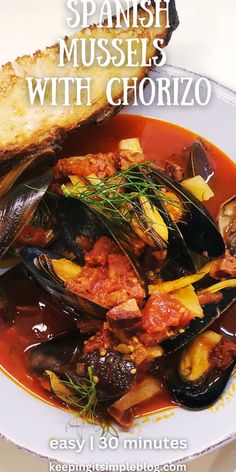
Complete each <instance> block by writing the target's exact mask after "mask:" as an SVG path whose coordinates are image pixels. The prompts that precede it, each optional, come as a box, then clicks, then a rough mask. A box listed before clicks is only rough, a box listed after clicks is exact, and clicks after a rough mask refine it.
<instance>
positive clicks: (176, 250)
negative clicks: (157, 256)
mask: <svg viewBox="0 0 236 472" xmlns="http://www.w3.org/2000/svg"><path fill="white" fill-rule="evenodd" d="M147 178H149V179H150V176H147ZM151 182H152V179H151ZM152 202H153V203H154V205H155V206H156V207H157V208H158V210H159V211H160V213H161V216H162V218H163V220H164V222H165V224H166V225H167V227H168V229H169V238H168V253H167V254H168V255H167V258H166V262H165V264H164V272H166V273H167V272H168V280H171V279H172V278H173V279H175V273H176V271H178V272H181V268H182V270H184V271H187V272H190V273H195V272H196V267H195V264H194V262H193V260H192V257H191V255H190V252H189V249H188V247H187V245H186V243H185V241H184V238H183V236H182V234H181V232H180V230H179V228H178V226H177V224H175V222H174V221H173V220H172V219H171V217H170V215H169V213H168V212H167V210H166V208H165V207H164V205H163V204H162V203H161V201H160V199H159V198H158V195H153V197H152ZM185 273H186V272H185Z"/></svg>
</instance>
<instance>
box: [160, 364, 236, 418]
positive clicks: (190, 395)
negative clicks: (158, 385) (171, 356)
mask: <svg viewBox="0 0 236 472" xmlns="http://www.w3.org/2000/svg"><path fill="white" fill-rule="evenodd" d="M178 359H179V357H178ZM235 364H236V360H234V361H233V362H232V363H231V365H230V366H229V367H228V368H227V369H225V370H219V369H212V370H210V371H209V373H208V374H206V376H205V377H203V378H202V379H200V381H198V382H193V381H189V382H187V381H185V380H184V379H183V378H182V377H181V375H180V373H179V371H178V368H177V367H176V368H175V369H173V365H172V367H171V368H170V370H169V371H167V373H166V375H165V381H166V384H167V387H168V389H169V391H170V392H171V394H172V396H173V398H174V400H175V401H176V402H177V403H179V404H181V405H183V406H185V407H187V408H190V409H201V408H206V407H207V406H210V405H211V404H212V403H214V402H215V401H216V400H217V399H218V398H219V397H220V395H221V394H222V393H223V392H224V390H225V388H226V386H227V383H228V381H229V379H230V376H231V375H232V373H233V371H234V369H235Z"/></svg>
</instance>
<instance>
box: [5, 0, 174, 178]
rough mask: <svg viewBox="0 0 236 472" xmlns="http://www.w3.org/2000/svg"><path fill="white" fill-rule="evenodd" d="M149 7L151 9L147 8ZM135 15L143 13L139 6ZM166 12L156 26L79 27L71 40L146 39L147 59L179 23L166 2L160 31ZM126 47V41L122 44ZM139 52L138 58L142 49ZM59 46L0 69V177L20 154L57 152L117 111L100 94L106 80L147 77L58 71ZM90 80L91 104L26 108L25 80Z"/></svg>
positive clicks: (118, 71) (110, 70)
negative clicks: (86, 126)
mask: <svg viewBox="0 0 236 472" xmlns="http://www.w3.org/2000/svg"><path fill="white" fill-rule="evenodd" d="M151 8H153V7H151ZM139 15H140V16H141V15H142V16H144V15H145V13H144V12H143V10H142V9H141V8H140V9H139ZM165 15H166V14H165V13H162V16H161V25H162V26H161V27H160V28H155V27H152V28H143V27H142V26H139V28H135V29H134V28H128V29H121V30H117V29H116V28H109V29H108V28H103V29H101V28H100V29H99V28H97V27H96V26H95V25H93V26H91V27H90V28H87V29H84V30H82V31H80V32H78V33H76V34H75V35H73V36H72V37H71V38H67V40H66V41H67V42H70V41H71V39H72V38H82V37H86V38H89V37H93V38H100V37H103V38H108V39H109V40H111V39H112V38H114V37H116V36H119V37H120V38H148V39H149V43H148V50H147V59H148V58H152V57H153V56H154V55H155V49H154V46H153V39H154V38H156V37H158V38H163V39H164V45H166V44H167V42H168V41H169V39H170V37H171V33H172V31H173V30H174V29H175V28H176V26H177V25H178V16H177V13H176V10H175V3H174V0H171V27H170V28H169V29H166V28H165V23H166V16H165ZM123 48H125V43H123ZM137 49H138V54H141V48H139V47H138V48H137ZM58 62H59V46H58V45H57V44H56V45H53V46H51V47H49V48H47V49H46V50H44V51H37V52H36V53H35V54H34V55H33V56H24V57H20V58H18V59H16V61H15V62H12V63H8V64H6V65H5V66H3V68H2V69H1V71H0V130H1V131H0V175H1V174H4V173H5V172H6V171H8V170H9V169H10V168H11V167H12V166H14V165H15V163H17V162H18V161H19V159H20V158H21V156H22V155H26V154H27V155H28V154H30V153H32V152H35V151H36V150H37V151H39V150H41V149H44V148H45V147H48V146H52V147H53V148H54V149H57V148H58V147H60V146H61V143H62V142H63V140H64V138H65V137H66V136H67V134H68V133H69V132H70V131H72V130H73V129H75V128H76V127H78V126H79V125H81V124H82V123H86V122H89V121H96V122H101V121H103V120H105V119H106V118H107V117H109V116H111V115H112V114H114V113H116V112H117V111H119V107H112V106H111V105H110V104H109V103H108V102H107V98H106V94H105V87H106V83H107V81H108V80H109V79H110V78H111V77H114V76H115V77H120V78H122V77H130V78H131V77H134V76H136V77H138V78H139V79H140V80H141V78H142V77H144V76H145V74H147V72H148V69H147V67H144V68H141V67H132V68H128V67H121V68H115V67H114V66H112V65H110V66H109V67H106V68H103V69H101V68H99V70H98V66H96V65H93V66H91V67H90V68H84V67H79V68H74V67H72V65H71V64H70V63H67V64H66V65H65V67H63V68H60V67H59V66H58ZM88 76H91V80H92V104H91V106H84V105H81V106H78V105H75V104H74V105H71V106H70V107H65V106H63V104H62V103H61V104H59V105H57V106H55V107H53V106H51V104H50V102H47V101H46V103H45V105H44V106H41V105H39V104H35V105H33V106H31V105H30V102H29V92H28V85H27V81H26V77H34V78H44V77H88ZM122 92H123V90H122V86H121V85H117V86H116V88H115V90H114V98H118V97H120V96H122Z"/></svg>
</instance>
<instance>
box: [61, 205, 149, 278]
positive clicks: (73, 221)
mask: <svg viewBox="0 0 236 472" xmlns="http://www.w3.org/2000/svg"><path fill="white" fill-rule="evenodd" d="M56 218H57V222H58V225H59V229H60V231H61V233H62V234H63V236H64V239H65V241H66V242H67V244H68V247H69V248H70V249H72V251H73V252H74V253H75V254H76V256H77V260H78V262H79V264H83V263H84V253H83V250H82V248H81V247H80V245H79V244H78V243H77V242H76V239H77V238H78V237H79V236H86V237H87V238H89V239H92V240H94V241H96V239H98V238H99V237H100V236H107V237H108V238H111V239H113V240H114V241H115V242H116V243H117V244H118V246H119V247H120V249H121V251H122V252H123V253H124V254H125V255H126V257H127V258H128V259H129V261H130V263H131V265H132V267H133V269H134V271H135V273H136V275H137V276H138V278H139V279H140V280H142V281H143V283H144V285H145V282H146V279H145V275H144V272H143V270H142V267H141V265H140V263H139V261H138V260H137V259H136V257H135V256H134V254H133V251H132V250H131V248H130V246H129V244H128V243H127V239H126V237H125V234H124V233H123V232H122V231H123V229H122V227H121V228H120V227H118V226H117V225H116V224H115V223H114V222H112V221H111V220H110V219H108V218H107V217H106V216H105V215H103V214H102V213H100V212H97V211H96V210H94V209H93V208H91V207H89V206H88V205H86V204H84V203H82V202H81V201H79V200H77V199H72V198H71V199H70V198H64V199H62V200H61V202H60V203H59V205H58V208H57V212H56Z"/></svg>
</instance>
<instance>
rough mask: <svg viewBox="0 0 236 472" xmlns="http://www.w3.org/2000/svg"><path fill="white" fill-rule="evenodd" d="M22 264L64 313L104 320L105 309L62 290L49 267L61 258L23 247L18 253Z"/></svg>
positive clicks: (60, 284)
mask: <svg viewBox="0 0 236 472" xmlns="http://www.w3.org/2000/svg"><path fill="white" fill-rule="evenodd" d="M20 255H21V258H22V261H23V263H24V264H25V266H26V267H27V269H28V270H29V271H30V272H31V274H32V275H33V276H34V278H35V279H36V280H37V281H38V282H39V284H40V285H41V286H42V287H43V288H44V289H45V290H46V291H47V292H48V293H50V294H51V295H52V297H53V298H54V300H55V302H57V304H59V306H61V307H62V308H63V310H64V311H65V313H67V312H68V313H69V314H70V315H71V314H72V315H73V316H74V317H75V318H80V317H81V315H88V316H91V317H93V318H101V319H104V318H105V314H106V312H107V308H106V307H104V306H102V305H98V304H97V303H95V302H93V301H92V300H89V299H87V298H84V297H81V296H79V295H76V294H74V293H72V292H69V291H68V290H66V289H65V288H64V284H63V283H62V281H61V280H59V279H57V277H56V276H55V275H54V274H53V272H52V269H51V267H50V260H51V259H61V256H60V255H58V254H54V253H52V252H51V251H48V250H45V249H44V250H40V249H38V248H34V247H32V248H28V247H24V248H23V249H22V250H21V251H20Z"/></svg>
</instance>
